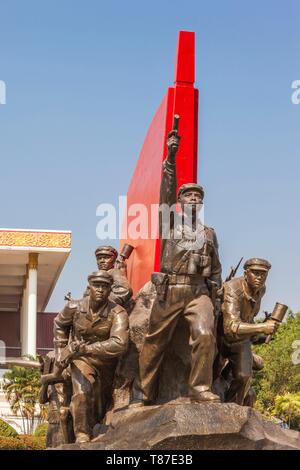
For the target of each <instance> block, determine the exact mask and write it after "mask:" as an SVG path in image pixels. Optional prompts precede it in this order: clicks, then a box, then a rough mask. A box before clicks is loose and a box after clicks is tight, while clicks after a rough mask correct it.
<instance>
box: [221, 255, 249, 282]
mask: <svg viewBox="0 0 300 470" xmlns="http://www.w3.org/2000/svg"><path fill="white" fill-rule="evenodd" d="M243 259H244V258H243V256H242V257H241V259H240V261H239V262H238V264H237V265H236V267H235V268H234V267H233V266H231V270H230V273H229V274H228V276H227V277H226V279H225V281H224V282H227V281H231V279H232V278H233V277H234V276H235V275H236V273H237V270H238V269H239V267H240V264H241V262H242V261H243Z"/></svg>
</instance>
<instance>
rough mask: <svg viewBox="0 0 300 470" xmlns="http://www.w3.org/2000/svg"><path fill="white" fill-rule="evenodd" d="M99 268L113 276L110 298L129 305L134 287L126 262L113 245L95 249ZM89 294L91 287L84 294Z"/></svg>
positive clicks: (124, 305)
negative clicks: (128, 274) (131, 285)
mask: <svg viewBox="0 0 300 470" xmlns="http://www.w3.org/2000/svg"><path fill="white" fill-rule="evenodd" d="M95 256H96V261H97V266H98V269H100V270H103V271H107V272H108V273H109V274H110V275H111V276H112V277H113V284H112V288H111V294H110V299H111V300H113V301H114V302H116V303H117V304H119V305H122V306H123V307H125V308H126V307H127V306H128V305H129V302H130V300H131V298H132V289H131V287H130V285H129V282H128V279H127V273H126V263H125V260H123V259H122V257H121V256H119V258H118V252H117V250H116V249H115V248H113V247H112V246H99V247H98V248H97V249H96V251H95ZM88 294H89V287H88V288H87V289H86V291H85V293H84V295H88Z"/></svg>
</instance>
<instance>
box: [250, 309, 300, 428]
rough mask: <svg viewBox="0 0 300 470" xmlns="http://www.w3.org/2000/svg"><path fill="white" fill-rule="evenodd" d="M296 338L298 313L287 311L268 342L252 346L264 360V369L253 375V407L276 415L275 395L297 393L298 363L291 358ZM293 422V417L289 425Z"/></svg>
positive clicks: (299, 386) (299, 336) (299, 333)
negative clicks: (255, 397) (284, 319)
mask: <svg viewBox="0 0 300 470" xmlns="http://www.w3.org/2000/svg"><path fill="white" fill-rule="evenodd" d="M297 340H298V341H299V340H300V313H297V314H296V315H293V314H292V313H290V314H289V315H288V317H287V320H286V321H285V322H284V323H282V325H281V326H280V327H279V329H278V331H277V333H276V335H275V337H274V339H273V340H272V341H271V342H270V343H269V344H262V345H259V346H255V351H256V352H257V354H259V355H260V356H261V357H262V358H263V360H264V368H263V369H262V370H261V371H259V372H257V373H256V374H255V377H254V383H253V385H254V388H255V391H256V394H257V401H256V407H257V408H258V409H259V410H260V411H261V412H262V413H264V414H266V415H269V416H270V415H271V414H272V415H274V413H275V414H276V412H275V403H276V398H277V397H278V396H280V397H282V396H285V395H286V394H296V395H297V394H299V390H300V364H299V363H297V362H298V361H295V360H294V359H295V349H294V348H293V345H295V342H296V341H297ZM298 348H299V346H298ZM299 356H300V354H299ZM279 401H280V400H279ZM277 410H278V408H277ZM294 423H295V420H294V421H293V422H292V424H294Z"/></svg>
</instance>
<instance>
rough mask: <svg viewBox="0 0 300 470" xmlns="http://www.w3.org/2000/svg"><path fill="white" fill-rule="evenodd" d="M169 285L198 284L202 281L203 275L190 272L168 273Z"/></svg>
mask: <svg viewBox="0 0 300 470" xmlns="http://www.w3.org/2000/svg"><path fill="white" fill-rule="evenodd" d="M168 278H169V285H171V286H172V285H176V284H186V285H189V286H199V284H201V283H202V284H203V283H204V279H203V276H199V275H192V274H168Z"/></svg>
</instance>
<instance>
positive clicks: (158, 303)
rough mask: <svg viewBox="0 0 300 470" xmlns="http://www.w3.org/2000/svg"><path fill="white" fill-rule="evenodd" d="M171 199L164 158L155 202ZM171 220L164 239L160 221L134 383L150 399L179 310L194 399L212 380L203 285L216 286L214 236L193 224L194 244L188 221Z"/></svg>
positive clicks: (210, 312)
mask: <svg viewBox="0 0 300 470" xmlns="http://www.w3.org/2000/svg"><path fill="white" fill-rule="evenodd" d="M188 189H196V190H199V192H200V191H201V192H202V196H203V190H202V188H201V187H200V186H198V185H195V184H189V185H185V186H184V187H183V188H181V191H185V190H188ZM176 199H177V198H176V165H175V164H173V163H170V161H169V160H165V161H164V163H163V177H162V184H161V193H160V204H161V205H162V204H164V205H166V206H165V207H167V209H168V208H170V207H172V206H173V207H174V206H175V204H176ZM161 207H162V208H163V207H164V206H161ZM162 210H163V209H162ZM162 216H163V217H164V214H162ZM175 217H176V216H175ZM171 220H173V222H171V225H170V226H169V229H170V230H169V232H170V233H169V238H164V237H165V235H166V233H165V232H166V230H165V226H164V223H161V225H160V230H161V263H160V269H161V272H160V273H153V275H152V282H153V283H154V284H156V290H157V297H156V300H155V302H154V304H153V307H152V311H151V316H150V325H149V331H148V334H147V336H146V338H145V343H144V346H143V348H142V351H141V354H140V358H139V366H140V387H141V390H142V392H143V397H144V399H145V400H153V399H155V395H156V382H157V378H158V372H159V367H160V365H161V362H162V360H163V355H164V352H165V350H166V347H167V346H168V343H169V342H170V340H171V338H172V335H173V332H174V330H175V327H176V324H177V321H178V319H179V317H180V316H181V315H184V317H185V318H186V320H187V322H188V323H189V327H190V345H191V347H192V356H191V373H190V377H189V394H190V396H191V397H194V398H196V399H197V398H199V395H200V394H201V392H206V391H210V390H211V385H212V367H213V360H214V357H215V337H214V327H215V317H214V306H213V303H212V300H211V298H210V291H209V289H210V282H211V281H213V282H215V283H216V286H217V287H220V285H221V264H220V261H219V255H218V243H217V238H216V234H215V232H214V230H213V229H211V228H208V227H205V226H203V225H198V227H197V229H196V232H197V234H196V239H197V240H198V241H200V243H197V240H196V241H195V233H194V234H192V231H191V230H189V226H188V224H187V225H184V229H183V226H182V225H181V223H180V222H179V221H174V219H172V218H171ZM167 230H168V228H167ZM183 231H184V233H183ZM162 234H163V236H162Z"/></svg>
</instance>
